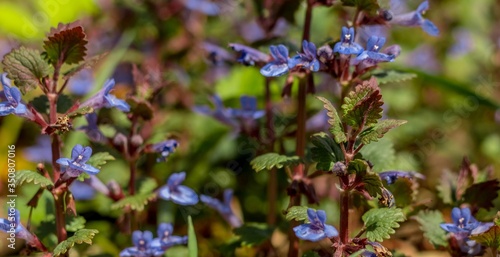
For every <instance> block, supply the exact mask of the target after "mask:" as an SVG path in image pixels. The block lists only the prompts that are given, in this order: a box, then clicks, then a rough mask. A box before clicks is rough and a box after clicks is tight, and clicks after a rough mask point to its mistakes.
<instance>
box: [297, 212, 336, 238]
mask: <svg viewBox="0 0 500 257" xmlns="http://www.w3.org/2000/svg"><path fill="white" fill-rule="evenodd" d="M307 216H308V218H309V222H310V223H306V224H302V225H299V226H297V227H294V228H293V231H294V232H295V235H297V237H298V238H300V239H302V240H308V241H312V242H316V241H319V240H321V239H324V238H332V237H336V236H338V235H339V232H338V231H337V229H335V228H334V227H333V226H331V225H326V224H325V221H326V213H325V211H322V210H318V211H314V210H313V209H307Z"/></svg>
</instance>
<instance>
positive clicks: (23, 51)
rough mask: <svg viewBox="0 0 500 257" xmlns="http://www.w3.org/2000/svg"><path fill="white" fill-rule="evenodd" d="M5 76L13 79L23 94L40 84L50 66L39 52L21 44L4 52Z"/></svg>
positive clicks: (47, 73)
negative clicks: (6, 52) (8, 51)
mask: <svg viewBox="0 0 500 257" xmlns="http://www.w3.org/2000/svg"><path fill="white" fill-rule="evenodd" d="M2 64H3V66H4V67H3V69H4V71H5V72H7V77H8V78H9V79H11V80H13V81H14V83H15V84H16V86H17V87H18V88H19V90H21V92H22V93H23V94H25V93H26V92H28V91H30V90H32V89H34V88H36V87H37V86H38V85H40V84H41V80H42V78H45V77H47V76H48V75H49V72H50V67H49V65H48V64H47V63H46V62H45V61H44V60H43V59H42V57H41V55H40V52H38V51H37V50H34V49H30V48H26V47H24V46H21V47H20V48H17V49H14V50H12V51H11V52H10V53H8V54H6V55H5V56H4V58H3V61H2Z"/></svg>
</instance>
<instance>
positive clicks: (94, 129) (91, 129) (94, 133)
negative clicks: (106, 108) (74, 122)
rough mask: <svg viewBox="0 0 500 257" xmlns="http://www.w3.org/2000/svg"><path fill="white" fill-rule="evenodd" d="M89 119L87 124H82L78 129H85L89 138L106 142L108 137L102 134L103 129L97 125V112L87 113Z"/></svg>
mask: <svg viewBox="0 0 500 257" xmlns="http://www.w3.org/2000/svg"><path fill="white" fill-rule="evenodd" d="M85 119H86V120H87V126H81V127H79V128H78V130H82V131H84V132H85V133H86V134H87V136H89V139H90V140H92V141H94V142H101V143H102V142H105V141H106V137H105V136H104V134H102V132H101V130H99V127H98V126H97V114H96V113H95V112H93V113H89V114H87V115H85Z"/></svg>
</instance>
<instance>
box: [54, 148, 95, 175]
mask: <svg viewBox="0 0 500 257" xmlns="http://www.w3.org/2000/svg"><path fill="white" fill-rule="evenodd" d="M91 155H92V148H90V147H88V146H86V147H83V146H82V145H75V147H73V150H72V151H71V159H68V158H59V159H58V160H57V163H59V165H61V167H62V168H63V172H65V174H66V175H67V176H69V177H78V176H79V175H80V174H82V173H83V172H85V173H87V174H89V175H95V174H97V173H99V170H98V169H97V168H95V167H93V166H91V165H89V164H86V162H87V161H88V160H89V159H90V156H91Z"/></svg>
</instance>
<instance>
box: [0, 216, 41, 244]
mask: <svg viewBox="0 0 500 257" xmlns="http://www.w3.org/2000/svg"><path fill="white" fill-rule="evenodd" d="M9 210H12V209H9ZM0 231H3V232H5V233H7V234H10V233H14V234H15V235H16V237H17V238H22V239H24V240H26V242H27V243H28V244H33V243H34V242H35V237H33V235H32V234H31V233H30V232H29V231H28V230H26V228H25V227H24V226H23V225H22V224H21V215H20V214H19V211H18V210H17V209H15V210H14V212H12V211H9V213H8V218H7V219H0Z"/></svg>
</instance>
